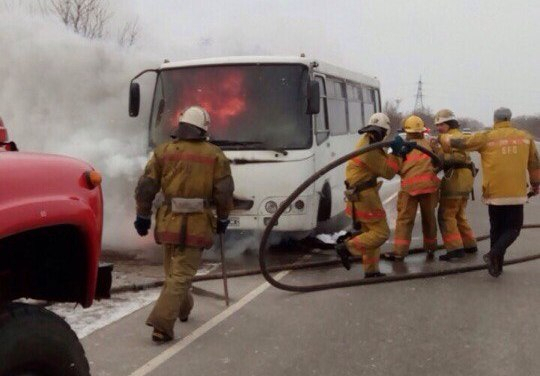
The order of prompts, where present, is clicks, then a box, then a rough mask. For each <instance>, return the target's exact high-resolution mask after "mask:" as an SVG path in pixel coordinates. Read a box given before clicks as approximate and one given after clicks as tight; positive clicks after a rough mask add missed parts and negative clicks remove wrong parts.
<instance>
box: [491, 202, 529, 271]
mask: <svg viewBox="0 0 540 376" xmlns="http://www.w3.org/2000/svg"><path fill="white" fill-rule="evenodd" d="M488 208H489V223H490V231H489V235H490V240H491V251H490V253H492V254H493V255H494V256H495V257H497V258H499V260H500V261H501V262H502V261H504V255H505V254H506V249H507V248H508V247H510V245H512V243H513V242H514V241H515V240H516V239H517V238H518V236H519V233H520V232H521V227H523V205H489V206H488Z"/></svg>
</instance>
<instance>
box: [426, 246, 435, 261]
mask: <svg viewBox="0 0 540 376" xmlns="http://www.w3.org/2000/svg"><path fill="white" fill-rule="evenodd" d="M434 257H435V251H432V250H429V249H428V250H427V251H426V260H433V258H434Z"/></svg>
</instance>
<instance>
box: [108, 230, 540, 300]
mask: <svg viewBox="0 0 540 376" xmlns="http://www.w3.org/2000/svg"><path fill="white" fill-rule="evenodd" d="M532 228H540V224H532V225H524V226H523V229H532ZM486 239H489V235H482V236H479V237H477V238H476V240H477V241H482V240H486ZM443 248H444V246H443V245H439V246H438V249H443ZM422 252H424V250H423V249H422V248H412V249H411V250H410V251H409V254H417V253H422ZM536 259H540V254H537V255H531V256H525V257H520V258H516V259H511V260H507V261H505V262H504V265H512V264H518V263H521V262H526V261H532V260H536ZM351 260H352V261H353V262H361V261H362V259H361V258H360V257H354V258H351ZM326 266H341V261H340V260H337V259H336V260H327V261H311V262H294V263H289V264H283V265H279V266H270V267H266V270H267V271H268V272H269V273H277V272H281V271H284V270H301V269H311V268H321V267H326ZM482 269H486V266H485V265H474V266H472V265H471V266H463V267H459V268H455V269H450V270H445V271H442V272H441V271H438V272H430V273H426V272H422V273H411V274H404V275H399V276H394V277H398V278H393V279H388V278H389V277H385V278H376V279H373V280H364V279H362V280H361V281H373V282H368V283H362V284H369V283H382V282H395V281H403V280H406V279H417V278H429V277H436V276H443V275H449V274H458V273H465V272H471V271H476V270H482ZM261 273H262V272H261V269H259V268H257V269H242V270H236V271H229V272H227V278H236V277H246V276H250V275H256V274H261ZM221 278H222V275H221V273H212V274H206V275H199V276H195V278H194V279H193V282H200V281H211V280H216V279H221ZM351 282H353V281H351ZM163 283H164V281H162V280H160V281H152V282H145V283H134V284H130V285H122V286H118V287H113V288H112V289H111V294H120V293H124V292H136V291H143V290H148V289H152V288H157V287H161V286H163ZM339 287H344V286H339ZM336 288H337V287H336ZM289 291H290V290H289ZM294 291H296V290H294ZM310 291H316V290H310ZM193 292H194V293H195V294H197V295H204V293H200V294H199V293H198V291H196V290H194V291H193ZM214 297H216V298H218V294H216V295H215V296H214ZM219 298H220V299H222V297H221V296H220V295H219Z"/></svg>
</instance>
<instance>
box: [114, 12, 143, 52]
mask: <svg viewBox="0 0 540 376" xmlns="http://www.w3.org/2000/svg"><path fill="white" fill-rule="evenodd" d="M138 34H139V19H138V18H136V19H135V21H133V22H126V23H125V25H124V27H123V28H122V29H121V30H120V32H119V33H118V44H119V45H121V46H124V47H130V46H133V44H135V40H136V39H137V35H138Z"/></svg>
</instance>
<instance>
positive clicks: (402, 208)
mask: <svg viewBox="0 0 540 376" xmlns="http://www.w3.org/2000/svg"><path fill="white" fill-rule="evenodd" d="M437 201H438V192H433V193H423V194H419V195H416V196H411V195H410V194H409V193H407V192H405V191H400V192H399V193H398V200H397V220H396V230H395V235H394V254H395V255H397V256H403V257H404V256H406V255H407V254H408V253H409V247H410V245H411V234H412V230H413V227H414V220H415V218H416V210H417V208H418V206H419V205H420V215H421V216H422V233H423V234H424V249H425V250H426V251H435V250H436V249H437V220H436V219H435V207H436V206H437Z"/></svg>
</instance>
